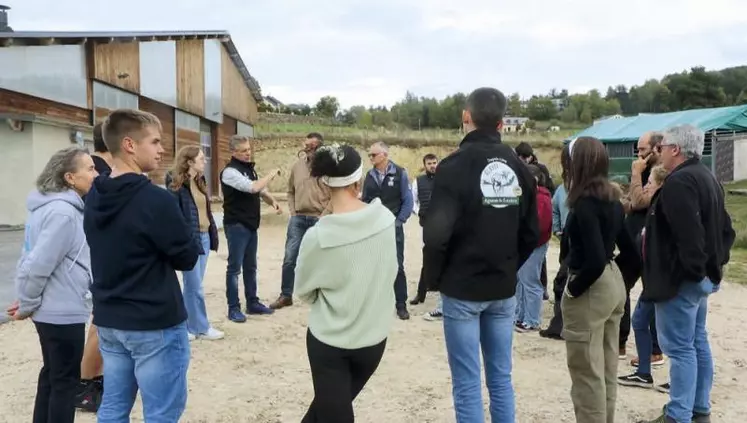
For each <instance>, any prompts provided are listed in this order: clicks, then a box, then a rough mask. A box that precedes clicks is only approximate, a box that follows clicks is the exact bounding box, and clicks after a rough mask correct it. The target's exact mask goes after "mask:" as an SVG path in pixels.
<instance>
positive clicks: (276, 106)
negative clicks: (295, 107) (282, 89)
mask: <svg viewBox="0 0 747 423" xmlns="http://www.w3.org/2000/svg"><path fill="white" fill-rule="evenodd" d="M262 103H263V104H264V105H265V107H267V108H268V109H270V110H272V111H275V112H277V111H280V110H281V109H282V108H283V107H284V106H285V104H283V103H282V102H281V101H280V100H278V99H277V98H275V97H273V96H271V95H268V96H265V97H264V98H263V99H262Z"/></svg>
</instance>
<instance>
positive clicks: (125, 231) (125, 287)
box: [83, 173, 200, 331]
mask: <svg viewBox="0 0 747 423" xmlns="http://www.w3.org/2000/svg"><path fill="white" fill-rule="evenodd" d="M83 230H84V231H85V233H86V238H87V240H88V245H89V246H90V247H91V270H92V272H93V284H92V285H91V293H92V294H93V323H94V324H96V325H97V326H101V327H105V328H113V329H119V330H128V331H145V330H159V329H166V328H170V327H173V326H176V325H178V324H180V323H182V322H184V321H185V320H186V319H187V312H186V310H185V308H184V300H183V299H182V291H181V288H180V286H179V280H178V279H177V277H176V270H191V269H192V268H194V266H195V264H196V263H197V259H198V257H199V254H200V253H199V250H198V249H197V245H196V244H195V242H194V239H193V238H192V234H191V232H190V229H189V227H188V226H187V223H186V222H185V221H184V217H183V216H182V213H181V211H180V210H179V207H178V206H177V205H176V202H175V201H174V197H173V196H172V195H171V194H169V193H168V192H166V190H164V189H162V188H159V187H157V186H155V185H153V184H151V182H150V181H149V180H148V178H147V177H145V176H144V175H139V174H135V173H128V174H124V175H121V176H118V177H116V178H110V177H109V175H101V176H99V177H97V178H96V179H95V180H94V182H93V187H92V188H91V191H90V192H89V193H88V196H87V198H86V205H85V209H84V212H83Z"/></svg>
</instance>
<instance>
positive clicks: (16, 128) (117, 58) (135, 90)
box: [0, 30, 262, 225]
mask: <svg viewBox="0 0 747 423" xmlns="http://www.w3.org/2000/svg"><path fill="white" fill-rule="evenodd" d="M261 101H262V95H261V92H260V88H259V85H258V83H257V81H256V80H255V79H254V78H252V76H251V75H250V74H249V72H248V70H247V67H246V65H245V64H244V62H243V60H242V59H241V57H240V56H239V53H238V52H237V50H236V47H235V45H234V43H233V42H232V41H231V37H230V35H229V34H228V33H227V32H224V31H194V32H190V31H185V32H129V33H128V32H12V30H8V31H7V32H0V145H1V146H2V154H1V155H0V180H2V181H3V189H2V190H0V204H2V205H3V207H2V208H0V225H17V224H22V223H23V222H24V220H25V217H26V210H25V198H26V195H27V194H28V192H29V190H31V189H32V188H33V186H34V181H35V178H36V176H37V175H38V174H39V172H40V171H41V169H42V168H43V167H44V165H45V163H46V161H47V160H48V159H49V157H50V155H51V154H52V153H53V152H55V151H57V150H59V149H61V148H64V147H66V146H68V145H71V144H74V143H78V144H80V145H90V144H91V143H92V127H93V125H94V124H95V123H96V122H99V121H101V120H102V119H104V118H105V117H106V116H107V114H108V113H109V111H110V110H113V109H117V108H123V107H127V108H137V109H140V110H145V111H148V112H151V113H153V114H155V115H156V116H158V118H159V119H160V120H161V122H162V123H163V140H164V148H165V149H166V153H165V155H164V160H163V162H162V168H161V169H159V171H157V172H153V173H152V174H150V175H149V176H150V177H151V179H152V180H153V182H154V183H156V184H163V179H164V174H165V171H166V170H167V169H168V168H169V167H170V166H171V165H172V164H173V159H174V153H175V151H178V149H179V148H180V147H183V146H185V145H189V144H196V145H201V146H202V148H203V149H204V152H205V155H206V157H207V158H208V160H209V166H208V170H207V171H206V173H207V175H206V176H207V178H208V181H209V183H208V185H209V187H210V189H211V193H212V194H213V196H217V195H218V194H219V184H218V181H217V174H218V172H219V169H220V168H221V167H222V166H223V165H224V164H225V163H226V162H227V161H228V159H229V151H228V139H229V138H230V137H231V136H232V135H235V134H240V135H253V132H254V129H253V125H254V123H255V122H256V119H257V104H258V102H261ZM91 150H92V148H91Z"/></svg>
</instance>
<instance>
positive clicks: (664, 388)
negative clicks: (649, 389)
mask: <svg viewBox="0 0 747 423" xmlns="http://www.w3.org/2000/svg"><path fill="white" fill-rule="evenodd" d="M654 389H656V390H657V391H659V392H661V393H662V394H669V382H667V383H662V384H661V385H656V386H655V387H654Z"/></svg>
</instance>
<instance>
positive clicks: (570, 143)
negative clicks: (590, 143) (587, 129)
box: [568, 138, 578, 156]
mask: <svg viewBox="0 0 747 423" xmlns="http://www.w3.org/2000/svg"><path fill="white" fill-rule="evenodd" d="M577 139H578V138H574V139H572V140H571V142H569V143H568V155H569V156H573V144H575V143H576V140H577Z"/></svg>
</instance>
